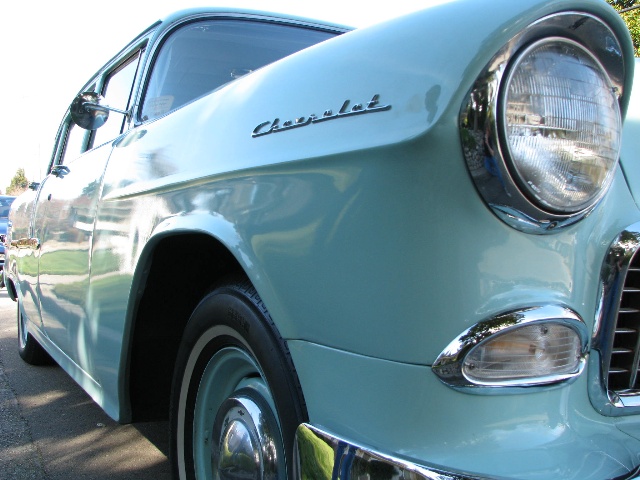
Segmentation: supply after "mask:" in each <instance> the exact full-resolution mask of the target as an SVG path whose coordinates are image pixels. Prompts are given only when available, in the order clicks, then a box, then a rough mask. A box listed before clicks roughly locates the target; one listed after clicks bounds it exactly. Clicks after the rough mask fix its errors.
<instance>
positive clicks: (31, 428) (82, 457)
mask: <svg viewBox="0 0 640 480" xmlns="http://www.w3.org/2000/svg"><path fill="white" fill-rule="evenodd" d="M167 440H168V439H167V424H166V422H153V423H142V424H134V425H119V424H118V423H117V422H114V421H113V420H111V418H109V417H108V416H107V415H106V414H105V413H104V412H103V411H102V409H100V407H98V405H97V404H96V403H94V402H93V400H91V398H90V397H89V396H88V395H87V394H86V393H85V392H84V391H83V390H82V389H81V388H80V387H79V386H78V385H77V384H76V383H75V382H74V381H73V380H72V379H71V378H70V377H69V376H68V375H67V374H66V373H65V372H64V371H62V369H61V368H60V367H58V366H57V365H51V366H44V367H34V366H30V365H27V364H26V363H24V362H23V361H22V359H21V358H20V357H19V355H18V351H17V326H16V304H15V303H14V302H13V301H11V300H10V299H9V298H8V296H7V291H6V289H2V290H0V479H2V480H22V479H36V480H75V479H78V480H102V479H104V480H107V479H109V480H147V479H149V480H165V479H166V480H169V479H170V478H171V474H170V467H169V461H168V460H167V453H168V452H167V449H168V441H167Z"/></svg>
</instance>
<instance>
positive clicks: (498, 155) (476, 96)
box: [460, 12, 625, 234]
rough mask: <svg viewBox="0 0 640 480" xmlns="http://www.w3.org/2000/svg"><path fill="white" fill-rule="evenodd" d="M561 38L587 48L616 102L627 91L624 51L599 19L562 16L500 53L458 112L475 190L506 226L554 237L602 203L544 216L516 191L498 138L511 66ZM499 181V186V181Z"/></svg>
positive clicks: (572, 14) (524, 32)
mask: <svg viewBox="0 0 640 480" xmlns="http://www.w3.org/2000/svg"><path fill="white" fill-rule="evenodd" d="M553 36H558V37H562V38H565V39H568V40H571V41H574V42H577V43H578V44H580V45H582V46H583V47H585V48H586V49H587V50H588V51H589V52H590V53H591V54H592V55H594V56H595V57H596V58H597V60H598V61H599V62H600V63H601V64H602V66H603V67H604V68H605V70H606V72H607V73H608V75H609V78H610V80H611V82H612V84H613V88H614V90H615V91H616V93H617V95H618V98H620V97H621V96H622V93H623V90H624V74H625V65H624V60H623V57H622V47H621V45H620V43H619V41H618V39H617V38H616V36H615V34H614V33H613V32H612V31H611V29H610V28H609V27H608V26H607V25H605V24H604V23H603V22H602V21H601V20H600V19H598V18H596V17H594V16H592V15H589V14H586V13H581V12H563V13H558V14H554V15H550V16H548V17H545V18H542V19H540V20H538V21H537V22H534V23H532V24H531V25H529V26H528V27H526V28H525V29H524V30H522V31H521V32H520V33H518V34H517V35H516V36H515V37H514V38H512V39H511V41H509V43H508V44H507V45H505V46H504V47H503V48H502V49H500V50H499V51H498V53H496V55H495V56H494V57H493V59H492V60H491V61H490V62H489V64H488V65H487V67H486V68H485V69H484V70H483V72H482V73H481V74H480V75H479V76H478V79H477V80H476V82H475V83H474V85H473V87H472V89H471V91H470V92H469V94H468V98H467V101H466V102H465V103H464V104H463V105H462V109H461V111H460V135H461V141H462V146H463V151H464V155H465V159H466V162H467V167H468V169H469V173H470V175H471V177H472V180H473V182H474V184H475V186H476V189H477V190H478V192H479V193H480V195H481V196H482V198H483V199H484V201H485V202H486V203H487V205H488V206H489V207H490V208H491V210H492V211H493V213H494V214H495V215H496V216H497V217H498V218H500V219H501V220H502V221H503V222H505V223H506V224H507V225H510V226H511V227H513V228H516V229H518V230H520V231H523V232H526V233H533V234H545V233H552V232H554V231H556V230H557V229H558V228H561V227H565V226H568V225H571V224H574V223H576V222H577V221H579V220H581V219H582V218H584V217H585V216H586V215H588V214H589V213H590V212H591V211H592V210H593V208H594V207H595V206H596V205H597V204H598V201H594V203H593V204H592V205H591V206H589V207H587V208H585V209H583V210H582V211H579V212H576V213H573V214H559V213H553V212H548V211H545V210H543V209H542V208H540V207H538V206H537V205H535V204H534V203H533V202H532V201H530V200H529V199H528V198H527V196H526V195H525V194H523V193H522V192H521V191H520V189H519V188H518V186H517V181H516V180H515V179H514V178H513V177H512V175H511V173H510V171H509V168H508V166H507V162H506V158H507V157H506V155H507V154H506V151H507V150H506V148H503V146H502V144H501V140H500V138H501V136H500V135H499V134H498V132H499V131H500V130H499V125H498V123H499V122H498V111H499V108H498V103H499V97H500V91H501V84H502V82H503V78H506V74H507V73H508V68H509V65H510V63H511V60H512V59H513V58H514V57H515V56H516V55H517V52H518V51H519V50H520V49H521V48H523V47H525V46H526V45H528V44H530V43H532V42H534V41H536V40H539V39H541V38H547V37H553ZM485 143H486V144H487V147H488V148H489V149H490V150H491V151H492V152H493V158H495V160H496V161H495V162H494V163H495V165H491V169H492V172H491V174H490V173H489V171H488V169H487V168H486V167H485V166H484V145H485ZM495 177H498V179H499V182H496V181H495Z"/></svg>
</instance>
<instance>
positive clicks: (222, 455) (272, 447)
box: [211, 389, 280, 480]
mask: <svg viewBox="0 0 640 480" xmlns="http://www.w3.org/2000/svg"><path fill="white" fill-rule="evenodd" d="M252 397H253V398H252ZM260 404H262V405H260ZM273 428H277V427H276V426H275V419H274V418H273V415H272V414H271V409H270V408H268V406H267V405H266V404H265V403H264V401H263V400H262V399H261V398H260V397H259V396H257V395H256V394H255V392H253V391H251V390H250V389H244V390H241V391H239V392H238V394H237V395H235V396H234V397H232V398H229V399H228V400H227V401H225V402H224V403H223V404H222V405H221V407H220V410H219V411H218V415H217V417H216V421H215V424H214V427H213V445H212V453H211V469H212V471H213V472H214V474H217V475H216V476H217V478H219V479H220V480H263V479H264V480H267V479H276V478H278V470H279V466H278V462H279V457H280V455H279V451H278V450H279V449H278V448H277V446H278V444H279V436H278V435H274V432H273Z"/></svg>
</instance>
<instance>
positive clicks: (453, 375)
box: [431, 305, 589, 395]
mask: <svg viewBox="0 0 640 480" xmlns="http://www.w3.org/2000/svg"><path fill="white" fill-rule="evenodd" d="M535 325H539V326H543V325H558V326H561V327H564V328H567V329H570V330H571V331H572V332H573V333H574V334H575V335H576V337H577V339H578V340H579V343H580V346H579V356H578V358H577V359H576V367H575V368H574V369H572V370H571V371H569V372H565V373H562V374H547V375H539V376H531V377H525V378H514V379H503V380H487V381H482V380H479V379H477V378H475V379H474V378H470V377H469V376H468V375H466V374H465V361H466V360H467V359H468V358H469V356H470V355H472V354H473V352H474V350H476V349H478V348H479V347H481V346H482V345H484V344H487V343H488V342H491V341H493V340H495V339H497V338H499V337H501V336H504V335H507V334H509V333H514V332H516V331H518V330H522V329H523V328H527V327H531V326H535ZM588 341H589V335H588V331H587V326H586V324H585V323H584V321H583V320H582V318H581V317H580V315H578V314H577V313H576V312H575V311H573V310H571V309H570V308H567V307H564V306H559V305H545V306H534V307H529V308H523V309H520V310H515V311H509V312H506V313H502V314H499V315H496V316H494V317H492V318H489V319H487V320H484V321H482V322H479V323H477V324H475V325H473V326H472V327H470V328H468V329H467V330H465V331H464V332H462V333H461V334H460V335H458V337H457V338H455V339H454V340H453V341H452V342H451V343H450V344H449V345H448V346H447V348H445V349H444V350H443V351H442V353H441V354H440V355H439V356H438V358H437V359H436V361H435V362H434V364H433V366H432V367H431V369H432V371H433V372H434V373H435V374H436V375H437V376H438V377H439V378H440V380H441V381H442V382H443V383H445V384H446V385H448V386H450V387H452V388H455V389H460V390H464V391H465V392H467V393H478V394H500V395H502V394H508V393H522V392H523V391H531V389H532V388H533V387H545V388H549V386H550V385H554V384H556V385H560V384H565V383H567V382H571V381H573V380H575V379H576V378H577V377H578V376H580V374H581V373H582V372H583V370H584V368H585V365H586V360H587V353H588Z"/></svg>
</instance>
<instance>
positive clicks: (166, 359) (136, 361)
mask: <svg viewBox="0 0 640 480" xmlns="http://www.w3.org/2000/svg"><path fill="white" fill-rule="evenodd" d="M149 258H150V260H149V261H148V262H147V265H146V268H147V269H148V271H149V273H148V276H147V278H146V282H144V285H143V287H142V288H143V292H141V295H142V296H141V297H140V301H139V302H138V306H137V311H136V313H135V314H134V318H135V320H134V326H133V338H132V342H131V350H130V355H129V371H128V387H129V390H128V391H129V399H130V402H131V413H132V421H134V422H135V421H150V420H166V419H167V418H168V414H169V398H170V393H171V379H172V376H173V368H174V364H175V359H176V355H177V352H178V347H179V345H180V340H181V338H182V334H183V331H184V327H185V325H186V323H187V321H188V320H189V317H190V316H191V313H192V312H193V310H194V309H195V307H196V305H197V304H198V302H199V301H200V300H201V299H202V298H203V297H204V295H205V294H206V293H207V292H208V290H209V289H210V288H211V286H212V284H214V283H216V282H217V281H218V280H219V279H220V278H221V277H223V276H226V275H228V274H231V273H233V272H237V271H242V268H241V267H240V264H239V263H238V262H237V261H236V259H235V258H234V257H233V255H231V253H230V252H229V251H228V250H227V249H226V247H225V246H224V245H222V244H221V243H220V242H218V241H217V240H216V239H214V238H212V237H210V236H208V235H204V234H179V235H175V236H171V237H166V238H164V239H162V240H161V241H160V242H159V243H158V244H157V245H156V246H155V248H154V250H153V252H152V254H151V255H150V257H149Z"/></svg>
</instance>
